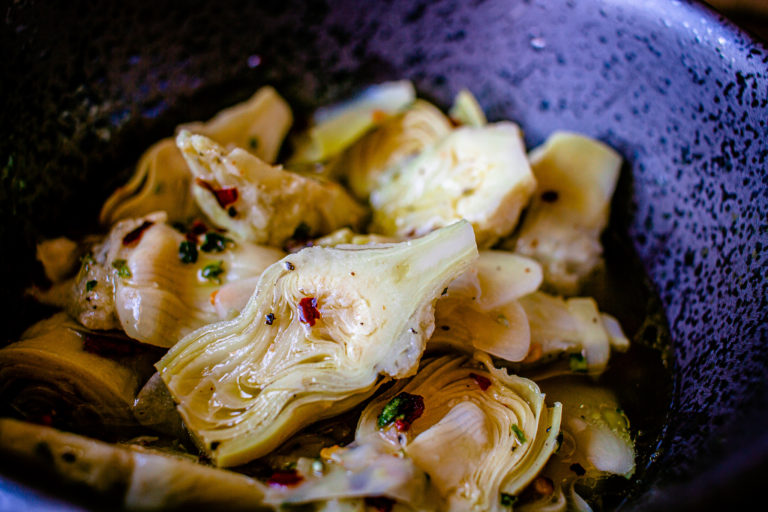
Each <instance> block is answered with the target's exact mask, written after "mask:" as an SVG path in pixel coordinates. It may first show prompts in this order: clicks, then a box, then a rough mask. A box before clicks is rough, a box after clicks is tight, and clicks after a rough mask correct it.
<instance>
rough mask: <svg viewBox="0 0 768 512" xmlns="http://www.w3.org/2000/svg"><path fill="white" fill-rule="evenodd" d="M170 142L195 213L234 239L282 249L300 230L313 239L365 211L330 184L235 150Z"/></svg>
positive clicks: (201, 141)
mask: <svg viewBox="0 0 768 512" xmlns="http://www.w3.org/2000/svg"><path fill="white" fill-rule="evenodd" d="M176 143H177V144H178V146H179V149H181V152H182V154H183V155H184V158H186V160H187V163H188V164H189V168H190V169H191V170H192V174H193V175H194V176H195V185H194V186H193V190H192V192H193V194H194V196H195V199H196V201H197V204H198V205H199V206H200V209H201V210H203V212H205V214H206V215H207V217H208V218H209V219H210V220H211V222H213V223H214V224H216V225H217V226H219V227H220V228H224V229H226V230H228V231H229V232H230V233H232V235H233V236H235V237H236V238H237V239H238V240H241V241H248V242H253V243H259V244H266V245H271V246H274V247H282V246H283V245H284V244H285V242H286V241H287V240H288V239H289V238H291V237H292V236H293V235H294V234H295V233H296V232H297V230H298V229H300V228H302V229H304V230H305V231H307V234H308V235H313V236H317V235H323V234H327V233H330V232H331V231H333V230H335V229H338V228H341V227H344V226H352V227H360V226H361V223H362V222H363V221H364V219H365V216H366V211H365V208H363V207H362V206H361V205H359V204H358V203H357V202H355V200H354V199H353V198H352V197H351V196H350V195H349V194H348V193H347V192H346V191H345V190H344V188H343V187H341V186H340V185H338V184H336V183H332V182H326V181H320V180H318V179H314V178H310V177H306V176H301V175H299V174H295V173H292V172H289V171H284V170H282V169H281V168H280V167H272V166H270V165H268V164H266V163H264V162H263V161H261V160H259V159H258V158H257V157H255V156H253V155H251V154H250V153H247V152H246V151H244V150H242V149H239V148H236V149H234V150H232V151H231V152H229V153H225V151H224V148H222V147H221V146H219V145H218V144H216V143H215V142H213V141H212V140H211V139H209V138H207V137H204V136H202V135H192V134H190V133H189V132H187V131H182V132H181V133H179V136H178V137H177V138H176Z"/></svg>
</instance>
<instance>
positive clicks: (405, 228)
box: [370, 122, 536, 249]
mask: <svg viewBox="0 0 768 512" xmlns="http://www.w3.org/2000/svg"><path fill="white" fill-rule="evenodd" d="M380 183H381V185H380V186H379V187H377V188H376V189H375V190H374V191H373V192H372V193H371V197H370V201H371V205H372V206H373V222H372V225H371V231H373V232H376V233H381V234H384V235H397V236H406V237H407V236H414V235H416V236H419V235H423V234H425V233H428V232H430V231H432V230H433V229H436V228H439V227H441V226H445V225H448V224H451V223H452V222H455V221H456V220H458V219H466V220H468V221H469V222H470V223H472V227H473V228H474V229H475V236H476V237H477V243H478V247H480V248H481V249H483V248H488V247H490V246H492V245H494V244H495V243H496V242H497V241H498V240H499V239H500V238H501V237H504V236H507V235H508V234H509V233H510V232H511V231H512V230H513V229H514V227H515V225H516V224H517V220H518V217H519V215H520V212H521V211H522V209H523V207H525V205H526V204H527V203H528V199H529V198H530V196H531V194H532V193H533V191H534V189H535V187H536V181H535V179H534V177H533V174H532V173H531V169H530V166H529V164H528V160H527V159H526V156H525V148H524V147H523V142H522V138H521V135H520V130H519V128H518V127H517V126H516V125H514V124H512V123H508V122H502V123H496V124H492V125H487V126H484V127H480V128H476V127H468V126H464V127H460V128H457V129H455V130H453V131H452V132H451V133H450V134H449V135H448V136H447V137H445V138H444V139H442V140H441V141H439V142H438V143H437V144H435V145H433V146H431V147H430V148H428V149H426V150H424V151H423V152H422V153H421V154H420V155H419V156H417V157H416V158H414V159H412V160H410V161H408V162H407V163H406V164H405V165H404V166H403V167H402V168H394V169H391V170H390V171H389V172H387V173H386V174H385V175H384V176H383V177H382V179H381V181H380Z"/></svg>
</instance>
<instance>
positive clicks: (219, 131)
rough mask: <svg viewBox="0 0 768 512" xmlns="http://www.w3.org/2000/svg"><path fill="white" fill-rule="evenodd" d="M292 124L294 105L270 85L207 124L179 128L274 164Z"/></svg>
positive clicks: (188, 124) (193, 124)
mask: <svg viewBox="0 0 768 512" xmlns="http://www.w3.org/2000/svg"><path fill="white" fill-rule="evenodd" d="M292 123H293V114H292V113H291V107H290V106H289V105H288V103H286V101H285V100H284V99H283V98H282V97H281V96H280V95H279V94H278V93H277V91H276V90H275V89H273V88H272V87H269V86H265V87H262V88H261V89H259V90H258V91H256V93H255V94H254V95H253V96H251V98H250V99H248V100H246V101H244V102H242V103H238V104H237V105H234V106H232V107H229V108H225V109H224V110H222V111H220V112H219V113H218V114H216V116H214V117H213V119H210V120H209V121H206V122H205V123H201V122H197V123H187V124H182V125H180V126H179V128H178V130H177V131H182V130H187V131H189V132H192V133H197V134H200V135H205V136H206V137H210V138H211V139H213V140H215V141H216V142H218V143H219V144H221V145H223V146H226V147H227V148H229V149H231V148H233V147H238V148H242V149H244V150H246V151H248V152H249V153H252V154H253V155H255V156H257V157H259V158H260V159H262V160H264V161H265V162H267V163H273V162H274V161H275V160H276V159H277V154H278V153H279V152H280V146H281V145H282V143H283V139H284V138H285V135H286V134H287V133H288V130H289V129H290V128H291V124H292Z"/></svg>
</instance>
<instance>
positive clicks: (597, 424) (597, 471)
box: [516, 376, 635, 512]
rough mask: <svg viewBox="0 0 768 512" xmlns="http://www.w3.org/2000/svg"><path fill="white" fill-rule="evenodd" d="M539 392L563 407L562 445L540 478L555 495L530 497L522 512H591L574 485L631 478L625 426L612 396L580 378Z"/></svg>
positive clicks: (552, 382) (551, 383)
mask: <svg viewBox="0 0 768 512" xmlns="http://www.w3.org/2000/svg"><path fill="white" fill-rule="evenodd" d="M541 387H542V390H544V391H546V393H547V397H548V398H549V399H551V400H557V401H560V402H562V404H563V419H562V432H563V442H562V446H561V448H560V449H559V450H558V451H557V453H556V454H555V455H554V456H553V457H552V459H551V460H550V461H549V463H548V464H547V467H546V468H545V470H544V472H543V473H542V477H543V478H547V479H548V480H549V481H550V482H551V483H552V486H553V489H552V490H553V492H552V493H551V494H550V495H545V496H536V495H535V494H534V495H533V496H532V498H533V499H532V500H531V501H529V502H527V503H524V504H521V507H520V510H523V511H526V512H544V511H551V510H563V511H564V510H583V511H591V510H592V508H591V507H590V506H589V504H588V503H587V502H586V501H585V500H584V499H583V498H582V497H581V496H580V495H579V494H578V493H577V491H576V487H575V484H576V483H577V482H580V483H581V484H582V486H587V487H591V488H595V487H596V486H598V485H599V484H600V480H601V479H604V478H606V477H607V476H609V475H620V476H623V477H624V478H630V477H631V476H632V475H633V474H634V471H635V448H634V443H633V441H632V439H631V436H630V433H629V421H628V420H627V417H626V415H625V414H624V412H623V410H622V409H621V408H620V406H619V403H618V401H617V399H616V396H615V394H614V393H613V392H612V391H610V390H608V389H606V388H604V387H601V386H598V385H595V384H593V383H590V382H586V381H585V380H584V379H583V378H582V379H580V378H577V377H573V376H568V377H557V378H554V379H546V380H544V381H543V382H542V383H541ZM516 508H517V507H516Z"/></svg>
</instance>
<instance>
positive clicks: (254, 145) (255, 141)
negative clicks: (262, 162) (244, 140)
mask: <svg viewBox="0 0 768 512" xmlns="http://www.w3.org/2000/svg"><path fill="white" fill-rule="evenodd" d="M248 145H249V146H251V149H256V148H258V147H259V139H257V138H256V137H251V138H250V139H248Z"/></svg>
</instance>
